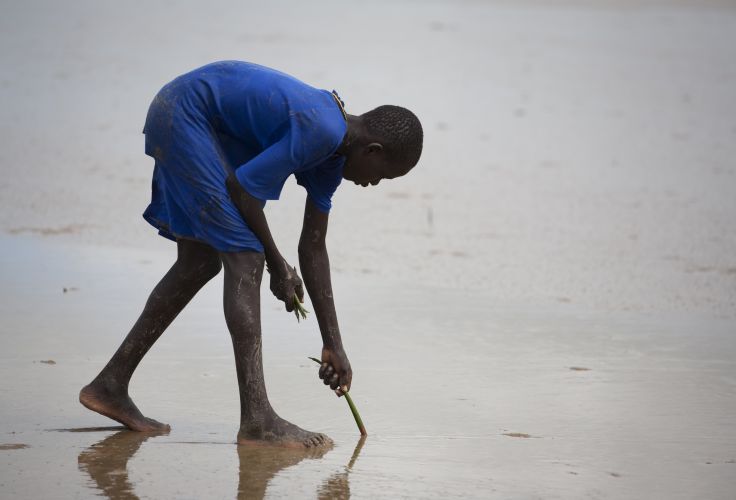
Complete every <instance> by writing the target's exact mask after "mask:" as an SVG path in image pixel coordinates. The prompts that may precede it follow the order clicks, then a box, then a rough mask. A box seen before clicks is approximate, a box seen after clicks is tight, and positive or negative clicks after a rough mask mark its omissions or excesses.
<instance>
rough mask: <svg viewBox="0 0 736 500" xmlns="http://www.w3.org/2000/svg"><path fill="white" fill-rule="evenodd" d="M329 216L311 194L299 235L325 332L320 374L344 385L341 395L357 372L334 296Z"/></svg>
mask: <svg viewBox="0 0 736 500" xmlns="http://www.w3.org/2000/svg"><path fill="white" fill-rule="evenodd" d="M328 218H329V214H327V213H325V212H322V211H320V210H319V209H318V208H317V207H316V206H315V205H314V203H313V202H312V200H310V199H309V197H307V202H306V206H305V207H304V224H303V226H302V234H301V237H300V238H299V265H300V266H301V270H302V277H303V278H304V284H305V285H306V287H307V292H308V293H309V297H310V298H311V299H312V305H313V307H314V312H315V314H316V316H317V322H318V323H319V329H320V332H321V333H322V366H321V367H320V370H319V378H321V379H322V380H324V383H325V385H329V386H330V387H331V388H332V389H337V388H338V387H340V391H338V396H340V395H342V394H341V392H342V393H344V392H347V391H349V390H350V384H351V381H352V378H353V372H352V369H351V368H350V361H348V357H347V355H346V354H345V350H344V349H343V346H342V338H341V337H340V328H339V327H338V324H337V312H336V311H335V301H334V299H333V296H332V280H331V278H330V259H329V257H328V255H327V246H326V244H325V237H326V234H327V221H328Z"/></svg>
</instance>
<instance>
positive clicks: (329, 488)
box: [317, 436, 366, 500]
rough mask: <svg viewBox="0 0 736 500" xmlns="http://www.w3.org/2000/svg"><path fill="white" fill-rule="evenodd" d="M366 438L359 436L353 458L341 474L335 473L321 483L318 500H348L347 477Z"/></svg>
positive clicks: (348, 487)
mask: <svg viewBox="0 0 736 500" xmlns="http://www.w3.org/2000/svg"><path fill="white" fill-rule="evenodd" d="M365 438H366V436H361V437H360V440H359V441H358V444H357V445H355V450H354V451H353V456H352V457H350V462H348V465H347V467H345V470H344V471H342V472H337V473H335V474H333V475H332V476H330V477H329V479H327V481H325V482H324V483H322V484H321V485H320V487H319V491H318V492H317V494H318V495H319V499H320V500H333V499H334V500H347V499H349V498H350V480H349V477H348V476H349V475H350V473H351V472H352V470H353V466H354V465H355V462H356V460H358V456H359V455H360V450H362V449H363V445H364V444H365Z"/></svg>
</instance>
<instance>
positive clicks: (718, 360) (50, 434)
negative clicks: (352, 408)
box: [0, 237, 736, 499]
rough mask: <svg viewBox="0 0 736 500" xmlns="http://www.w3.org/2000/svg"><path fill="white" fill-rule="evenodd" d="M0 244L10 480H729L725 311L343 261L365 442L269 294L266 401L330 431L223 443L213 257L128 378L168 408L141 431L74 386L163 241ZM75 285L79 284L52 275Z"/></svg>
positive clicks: (382, 487) (530, 485)
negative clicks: (506, 289)
mask: <svg viewBox="0 0 736 500" xmlns="http://www.w3.org/2000/svg"><path fill="white" fill-rule="evenodd" d="M2 245H3V248H4V249H5V251H4V253H3V262H2V268H3V280H2V283H3V292H4V293H3V296H4V297H5V300H4V301H3V303H2V305H1V306H0V314H2V317H3V318H4V321H3V326H2V332H1V334H0V352H2V353H3V354H2V359H1V362H0V380H2V381H3V382H2V391H3V405H2V409H0V421H2V422H3V424H2V429H1V433H0V436H2V437H1V438H0V444H23V445H25V446H27V447H26V448H24V449H0V463H1V466H0V470H1V471H2V473H0V482H1V483H2V485H3V492H4V494H7V495H8V496H10V497H13V496H24V497H34V498H48V497H52V496H56V495H58V494H60V493H63V495H64V496H69V497H72V496H75V497H85V496H92V495H94V494H103V495H108V496H109V497H111V498H134V497H133V496H132V495H137V496H138V497H155V498H180V497H188V498H203V497H213V496H214V497H235V496H236V495H237V494H238V492H241V494H242V495H243V496H242V497H243V498H251V497H252V496H248V495H253V496H255V497H259V496H260V495H261V494H262V493H263V492H265V493H266V494H267V496H270V497H276V498H282V497H290V498H293V497H303V498H314V497H316V496H320V497H323V498H347V496H348V495H351V496H354V497H356V498H375V497H377V496H378V497H391V498H397V497H412V498H446V497H458V496H465V497H473V498H488V497H492V498H530V497H540V498H682V499H689V498H705V497H707V498H728V497H729V496H730V495H731V493H732V486H733V481H732V478H733V475H734V473H735V472H736V464H735V463H734V460H736V433H734V426H733V420H734V419H733V417H734V415H736V403H735V401H736V398H734V396H736V379H734V373H735V368H736V367H735V366H734V365H735V362H734V359H736V339H734V336H733V322H732V321H729V320H719V319H714V318H706V317H693V316H690V315H679V316H678V315H667V316H662V317H652V316H642V315H639V314H627V315H617V316H615V317H614V316H607V315H601V314H583V313H580V312H573V311H571V310H570V309H568V308H566V307H564V306H563V305H561V306H559V307H557V308H555V309H548V310H535V311H529V310H526V309H525V308H524V307H523V306H522V305H520V306H516V307H514V306H511V305H508V304H506V305H504V306H499V305H497V304H493V303H491V302H490V301H488V300H487V299H486V297H483V296H482V295H477V294H458V293H457V292H452V293H448V291H447V290H443V289H431V288H419V287H418V288H415V289H409V290H404V291H401V290H396V289H391V290H389V289H387V288H385V287H380V286H377V285H375V284H373V285H369V284H365V282H364V281H363V280H353V279H352V278H350V279H348V278H342V277H338V278H337V279H336V285H335V290H336V296H337V297H339V302H338V305H339V308H340V309H339V310H340V311H341V318H342V322H343V324H345V325H350V326H349V328H346V345H347V349H348V352H350V353H351V354H352V356H351V360H352V363H353V367H354V370H355V383H354V386H353V391H352V393H353V397H354V399H355V402H356V404H357V405H358V407H359V409H360V411H361V414H362V416H363V419H364V421H365V423H366V426H367V428H368V431H369V433H370V435H369V436H368V438H367V439H366V440H365V442H364V443H363V444H362V445H361V443H360V442H359V434H358V431H357V429H356V428H355V423H354V422H353V420H352V417H351V415H350V412H349V410H348V408H347V405H346V404H345V403H344V401H342V400H338V399H337V398H335V397H334V396H333V395H332V394H331V393H330V392H329V391H328V390H325V388H324V386H322V385H321V384H320V382H319V380H318V379H317V377H316V370H315V367H314V366H313V363H312V362H311V361H310V360H308V359H306V357H307V356H309V355H314V354H317V353H318V350H319V348H320V341H319V337H318V333H317V330H316V322H315V321H313V320H312V319H311V318H310V319H309V320H307V321H306V322H302V323H301V324H297V322H296V321H294V318H293V316H292V315H289V314H287V313H284V312H283V311H281V310H279V309H278V307H277V305H276V304H275V302H270V301H267V302H266V305H265V306H264V333H265V335H264V357H265V368H266V380H267V386H268V391H269V395H270V397H271V400H272V403H273V405H274V407H275V408H276V410H277V411H278V412H279V413H280V414H281V415H282V416H284V417H285V418H287V419H290V420H292V421H294V422H296V423H298V424H299V425H302V426H304V427H305V428H307V429H311V430H317V431H320V432H325V433H327V434H328V435H330V436H331V437H332V438H333V439H334V440H335V443H336V444H335V447H334V448H333V449H332V450H328V451H325V452H324V454H323V455H320V454H316V455H315V454H312V455H310V454H307V453H293V452H289V451H280V450H268V449H265V450H262V449H256V450H252V449H247V450H243V449H239V448H238V447H237V446H236V445H235V434H236V432H237V423H238V398H237V389H236V382H235V372H234V366H233V362H232V353H231V350H230V349H231V347H230V340H229V337H228V334H227V330H226V328H225V325H224V320H223V319H222V312H221V296H220V295H221V285H222V284H221V279H220V278H218V279H216V280H214V281H213V282H212V283H210V284H209V285H208V286H207V287H206V288H205V289H204V290H203V291H202V293H201V294H200V295H198V296H197V297H196V298H195V300H194V301H193V303H192V304H191V306H190V307H189V308H188V309H186V310H185V311H184V313H182V315H181V316H180V317H179V318H177V320H176V321H175V322H174V324H173V325H172V327H171V329H170V331H168V332H167V333H166V334H165V335H164V337H163V338H162V339H161V341H160V342H159V344H157V345H156V346H155V347H154V349H153V350H152V352H151V353H150V354H149V356H148V357H147V358H146V359H145V360H144V362H143V364H142V365H141V367H140V369H139V371H138V372H137V373H136V375H135V376H134V378H133V381H132V385H131V394H132V395H133V396H134V398H135V400H136V402H137V403H138V405H139V406H140V407H141V409H142V410H143V411H144V413H147V414H150V416H152V417H154V418H157V419H160V420H162V421H165V422H167V423H169V424H171V426H172V430H171V432H170V433H169V434H168V435H160V436H144V435H140V434H136V433H131V432H128V431H124V430H118V429H116V428H112V429H111V428H106V427H107V426H110V425H114V424H115V423H114V422H112V421H110V420H108V419H105V418H103V417H101V416H98V415H95V414H93V413H91V412H89V411H87V410H85V409H84V408H83V407H82V406H81V405H79V404H78V403H77V401H76V394H77V391H78V389H79V388H80V387H81V386H82V385H83V384H85V383H86V382H87V381H88V380H89V379H90V378H91V377H92V376H93V375H94V374H95V373H96V371H97V370H99V368H100V367H101V366H102V365H103V364H104V363H105V361H106V359H107V357H108V356H109V355H110V353H112V352H113V350H114V348H115V347H116V346H117V345H118V343H119V341H120V340H121V338H122V335H123V334H124V333H125V331H126V330H127V328H128V327H129V326H130V324H132V322H133V320H134V319H135V317H136V315H137V314H138V312H139V311H138V308H139V307H141V306H142V304H143V301H144V300H145V296H146V294H147V291H148V290H149V289H150V288H151V287H152V286H153V284H154V283H155V281H156V280H157V279H158V277H159V276H158V275H159V273H160V272H161V270H162V269H165V268H166V265H167V259H166V258H164V257H163V256H161V257H160V258H159V257H155V258H153V259H152V258H151V256H150V253H148V252H143V251H133V250H130V249H122V250H121V249H113V248H106V247H90V246H74V245H62V244H49V243H48V242H40V243H39V241H38V240H37V239H34V238H27V237H3V238H2ZM168 257H169V258H173V250H172V254H171V255H169V256H168ZM106 262H117V263H118V265H119V273H115V274H113V275H107V274H105V273H104V272H103V265H104V264H105V263H106ZM70 286H74V287H76V288H77V290H76V291H75V292H67V293H64V292H63V288H64V287H70ZM265 292H266V290H265V289H264V293H265ZM39 304H43V308H40V309H39ZM41 360H53V361H54V362H55V364H46V363H41ZM100 427H102V428H100ZM241 448H242V447H241ZM356 448H360V449H357V450H356ZM39 474H42V475H43V476H44V478H45V480H44V481H38V480H37V477H38V475H39ZM247 492H250V493H247ZM126 495H127V496H126Z"/></svg>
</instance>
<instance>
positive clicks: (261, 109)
mask: <svg viewBox="0 0 736 500" xmlns="http://www.w3.org/2000/svg"><path fill="white" fill-rule="evenodd" d="M143 131H144V133H145V134H146V153H147V154H148V155H150V156H152V157H154V158H155V159H156V167H155V168H154V179H153V180H154V182H153V199H152V201H151V205H150V206H149V207H148V209H147V210H146V212H145V213H144V217H145V218H146V220H148V221H149V222H150V223H151V224H153V225H154V226H156V227H157V228H159V230H160V231H161V233H162V234H163V235H164V236H167V237H169V238H176V237H186V238H194V239H199V240H203V241H205V242H208V243H210V244H211V245H213V246H214V247H215V248H218V249H220V250H225V251H231V250H232V249H235V250H238V249H241V248H246V247H249V248H253V249H260V248H262V247H261V246H260V244H259V243H255V244H253V245H249V244H248V241H249V240H248V239H247V238H245V239H244V237H243V236H242V235H241V234H240V233H242V232H243V231H246V232H247V231H250V230H249V229H248V228H247V226H246V225H245V224H244V222H243V221H242V217H240V216H239V214H238V212H237V209H236V208H235V207H234V205H233V204H232V203H231V200H230V199H229V197H228V196H227V193H226V190H225V187H224V180H225V178H226V177H227V175H228V174H229V173H230V172H232V171H234V172H235V176H236V177H237V179H238V181H239V182H240V184H241V185H242V186H243V188H244V189H245V190H246V191H248V193H250V194H251V195H252V196H254V197H256V198H258V199H260V200H263V201H264V203H265V201H266V200H276V199H278V198H279V195H280V193H281V190H282V188H283V185H284V183H285V181H286V180H287V178H288V177H289V176H291V175H292V174H294V176H295V177H296V180H297V183H298V184H300V185H301V186H303V187H304V188H305V189H306V191H307V193H308V195H309V197H310V199H311V200H312V202H313V203H314V204H315V205H316V206H317V208H318V209H320V210H322V211H324V212H328V211H329V210H330V208H331V206H332V195H333V194H334V192H335V190H336V189H337V187H338V185H339V184H340V181H341V180H342V168H343V165H344V161H345V158H344V157H343V156H342V155H337V154H336V150H337V148H338V147H339V145H340V144H341V143H342V140H343V138H344V136H345V132H346V131H347V123H346V119H345V114H344V110H343V108H342V105H341V103H340V102H339V99H338V98H337V96H336V95H335V94H333V93H331V92H329V91H327V90H321V89H317V88H314V87H311V86H309V85H307V84H305V83H304V82H301V81H300V80H298V79H296V78H294V77H292V76H289V75H287V74H284V73H282V72H280V71H276V70H273V69H270V68H266V67H264V66H260V65H258V64H253V63H247V62H240V61H221V62H216V63H212V64H208V65H206V66H203V67H201V68H198V69H196V70H194V71H191V72H189V73H186V74H184V75H182V76H180V77H178V78H176V79H175V80H173V81H172V82H170V83H168V84H167V85H165V86H164V87H163V88H162V89H161V91H160V92H159V93H158V94H157V95H156V97H155V98H154V100H153V102H152V104H151V107H150V109H149V112H148V116H147V117H146V124H145V127H144V130H143ZM251 236H252V235H251ZM251 239H252V238H251ZM256 241H257V240H256Z"/></svg>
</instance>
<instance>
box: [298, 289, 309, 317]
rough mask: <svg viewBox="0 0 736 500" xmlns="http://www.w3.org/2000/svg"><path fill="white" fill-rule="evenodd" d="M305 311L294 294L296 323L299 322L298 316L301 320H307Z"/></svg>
mask: <svg viewBox="0 0 736 500" xmlns="http://www.w3.org/2000/svg"><path fill="white" fill-rule="evenodd" d="M308 312H309V311H307V310H306V309H304V306H303V305H302V303H301V301H300V300H299V297H298V296H297V295H296V294H294V315H296V321H297V323H298V322H299V321H300V318H299V316H301V319H307V313H308Z"/></svg>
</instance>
